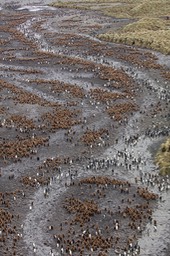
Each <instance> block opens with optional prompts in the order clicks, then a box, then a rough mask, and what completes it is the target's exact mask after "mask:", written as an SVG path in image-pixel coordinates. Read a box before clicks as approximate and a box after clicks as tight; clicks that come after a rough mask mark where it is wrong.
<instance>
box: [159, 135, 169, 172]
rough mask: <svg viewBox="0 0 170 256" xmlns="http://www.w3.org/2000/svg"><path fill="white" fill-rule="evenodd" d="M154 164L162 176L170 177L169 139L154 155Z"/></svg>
mask: <svg viewBox="0 0 170 256" xmlns="http://www.w3.org/2000/svg"><path fill="white" fill-rule="evenodd" d="M156 162H157V164H158V165H159V167H160V173H161V174H162V175H167V174H168V175H170V138H169V139H168V140H167V141H166V142H165V143H163V144H162V145H161V148H160V150H159V152H158V153H157V155H156Z"/></svg>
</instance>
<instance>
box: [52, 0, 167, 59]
mask: <svg viewBox="0 0 170 256" xmlns="http://www.w3.org/2000/svg"><path fill="white" fill-rule="evenodd" d="M52 5H53V6H57V7H68V8H76V9H86V10H98V11H101V12H102V13H103V14H105V15H109V16H112V17H115V18H129V19H131V20H133V21H135V22H133V23H131V24H129V25H126V26H124V27H123V28H121V29H119V30H117V31H114V29H112V28H111V29H110V30H109V31H108V32H107V33H106V34H102V35H99V38H100V39H103V40H106V41H107V40H108V41H111V42H116V43H123V44H127V45H135V46H138V47H144V48H148V49H153V50H156V51H160V52H162V53H164V54H170V19H168V18H167V17H169V16H170V0H83V1H78V0H75V1H65V0H63V1H57V2H54V3H53V4H52ZM131 20H129V22H130V21H131ZM113 28H114V24H113Z"/></svg>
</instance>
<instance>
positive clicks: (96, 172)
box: [0, 3, 170, 256]
mask: <svg viewBox="0 0 170 256" xmlns="http://www.w3.org/2000/svg"><path fill="white" fill-rule="evenodd" d="M45 4H47V3H45ZM9 7H11V8H9ZM114 21H115V20H114V19H113V18H109V17H101V15H100V14H98V13H97V12H86V11H80V10H68V9H67V10H65V9H54V8H48V7H46V6H42V7H41V6H40V5H39V6H38V7H37V6H29V7H25V6H19V5H15V4H14V5H10V6H6V7H5V6H2V10H1V16H0V24H1V27H0V33H1V38H0V59H1V63H0V76H1V78H0V91H1V95H0V99H1V101H0V118H1V121H0V134H1V138H0V139H1V140H0V147H1V153H0V165H1V169H0V214H1V222H0V253H1V255H25V254H27V255H38V256H40V255H42V256H44V255H116V254H118V255H137V254H139V255H162V256H163V255H169V247H168V244H169V223H170V222H169V220H170V204H169V196H170V194H169V189H170V181H169V177H164V178H163V177H160V176H159V174H158V173H159V170H158V168H157V166H155V163H154V154H153V152H155V148H156V145H159V144H160V143H161V142H162V141H163V140H165V139H166V138H167V137H168V136H169V132H170V131H169V120H170V119H169V101H170V91H169V76H168V74H169V57H165V56H163V55H160V54H157V53H154V52H149V51H146V50H144V49H137V48H132V47H126V46H121V45H116V44H110V43H106V42H102V41H99V40H98V39H97V38H95V36H96V35H97V34H99V33H100V32H103V31H105V30H106V29H107V28H108V27H109V26H111V25H113V23H114ZM124 22H127V20H125V21H124ZM114 24H115V26H119V25H118V24H119V21H116V23H114ZM121 25H122V20H120V26H121Z"/></svg>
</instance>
